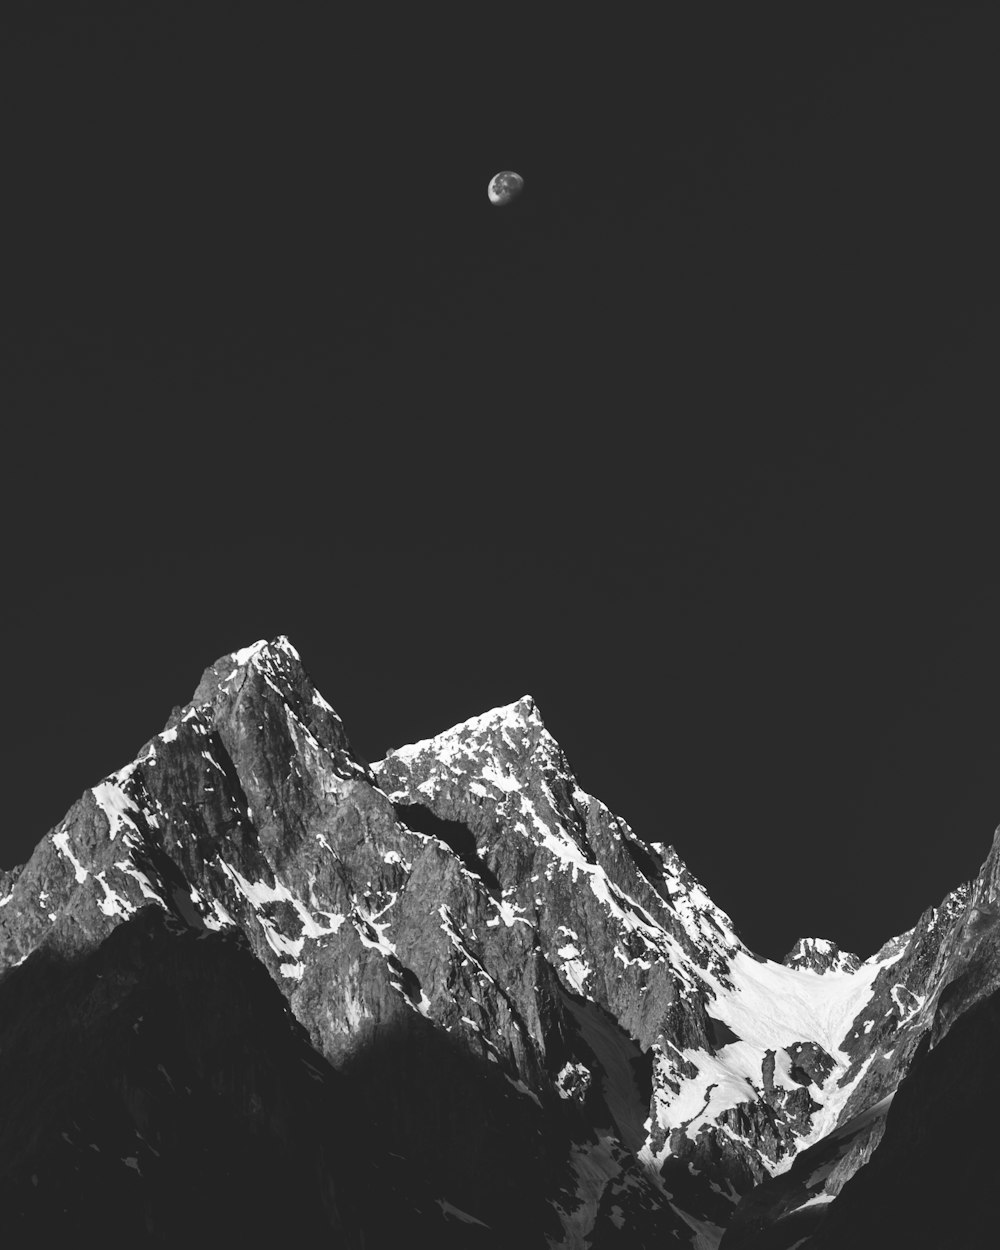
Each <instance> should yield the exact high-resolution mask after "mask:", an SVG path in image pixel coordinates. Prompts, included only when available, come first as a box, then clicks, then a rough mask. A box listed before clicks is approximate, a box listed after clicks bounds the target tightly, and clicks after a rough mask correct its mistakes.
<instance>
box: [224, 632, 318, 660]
mask: <svg viewBox="0 0 1000 1250" xmlns="http://www.w3.org/2000/svg"><path fill="white" fill-rule="evenodd" d="M268 651H273V652H278V653H280V654H282V655H286V656H289V657H291V659H293V660H295V661H298V662H301V659H302V657H301V656H300V655H299V653H298V651H296V650H295V648H294V647H293V646H292V644H291V642H289V640H288V635H287V634H278V635H277V636H276V637H275V638H272V639H271V641H270V642H268V640H267V639H266V638H261V639H259V641H257V642H254V643H251V644H250V646H249V647H243V648H242V650H240V651H231V652H230V653H229V654H230V659H232V661H233V663H234V664H235V665H236V667H237V668H240V667H242V665H244V664H252V663H254V662H255V661H257V660H258V659H259V658H261V657H262V656H263V655H264V653H265V652H268Z"/></svg>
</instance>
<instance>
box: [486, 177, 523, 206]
mask: <svg viewBox="0 0 1000 1250" xmlns="http://www.w3.org/2000/svg"><path fill="white" fill-rule="evenodd" d="M523 190H524V179H523V178H522V177H521V175H520V174H515V173H514V171H513V170H512V169H505V170H503V171H502V173H499V174H494V175H493V177H492V178H491V179H490V185H489V186H488V187H487V188H486V194H487V195H488V196H489V197H490V203H491V204H496V205H498V206H503V205H504V204H509V203H510V202H511V200H513V199H516V198H517V197H518V196H519V195H520V194H521V192H522V191H523Z"/></svg>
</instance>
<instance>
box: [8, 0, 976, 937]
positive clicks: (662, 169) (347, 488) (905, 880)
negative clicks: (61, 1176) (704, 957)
mask: <svg viewBox="0 0 1000 1250" xmlns="http://www.w3.org/2000/svg"><path fill="white" fill-rule="evenodd" d="M353 7H355V6H344V5H334V4H323V5H319V4H317V5H309V4H295V5H286V4H280V3H274V4H271V5H267V6H265V5H260V4H257V3H254V2H253V0H241V2H240V3H232V4H221V3H215V2H213V0H203V2H202V3H199V4H192V5H185V4H182V3H177V2H174V3H169V4H166V3H164V4H154V3H149V2H148V0H128V3H124V2H123V3H101V4H97V3H89V2H87V0H76V3H74V4H72V5H67V6H64V7H62V8H61V7H60V6H58V5H51V4H50V5H37V4H31V5H29V4H18V3H15V0H8V3H7V4H5V6H4V16H3V17H2V18H0V23H2V26H3V29H2V31H0V34H2V39H0V97H2V98H0V106H2V115H3V117H4V123H5V127H6V130H7V136H6V138H5V140H4V148H3V158H2V159H3V184H2V185H3V191H2V199H0V217H2V221H3V226H4V239H5V252H4V258H3V272H2V275H0V307H2V321H3V324H2V340H0V370H2V372H0V387H2V391H0V404H2V410H3V412H4V414H5V417H6V420H5V423H4V425H5V431H6V447H5V455H4V457H3V477H4V489H3V510H4V534H5V537H6V541H5V544H4V552H5V577H6V591H7V595H6V599H7V604H8V606H7V610H6V613H5V616H4V630H5V634H6V653H7V655H8V662H7V665H6V673H5V683H4V687H5V695H6V714H5V716H4V723H5V726H6V728H7V734H8V741H7V745H6V748H5V753H4V758H5V763H6V766H7V769H8V777H7V783H6V791H7V795H8V800H7V804H6V808H5V819H4V834H3V841H2V844H0V862H3V863H4V864H10V863H13V862H18V861H20V860H22V859H24V858H25V857H26V856H27V855H28V854H29V853H30V851H31V848H32V847H33V846H34V844H35V843H36V842H37V840H38V839H39V838H40V837H41V836H42V834H43V833H44V832H45V831H46V830H47V829H49V828H50V827H51V826H52V825H53V824H54V823H55V822H56V821H57V820H58V819H59V818H60V817H61V816H62V814H63V813H64V811H65V810H66V808H67V807H68V806H69V805H70V804H71V803H72V802H73V800H74V799H75V798H76V797H77V796H78V795H79V794H80V793H81V792H82V790H83V789H85V788H86V787H87V786H89V785H92V784H94V783H95V782H96V781H97V780H99V779H100V777H101V776H103V775H104V774H106V773H107V772H109V771H111V770H112V769H114V768H116V767H119V766H121V765H122V764H124V763H125V762H127V760H129V759H131V758H132V757H133V755H134V754H135V752H136V750H137V748H138V747H139V746H140V745H141V743H142V742H143V741H145V739H146V738H148V737H149V736H151V735H152V734H153V733H155V732H157V731H158V730H159V728H161V726H162V723H163V721H164V720H165V719H166V717H167V715H168V714H169V712H170V709H171V707H172V706H173V705H174V704H178V703H183V702H185V701H186V700H187V699H188V698H189V697H190V695H191V693H192V691H193V689H194V687H195V684H196V683H197V680H198V677H199V675H200V673H201V671H202V669H203V668H204V667H205V666H206V665H207V664H209V663H211V662H212V661H213V660H214V659H215V658H216V657H217V656H219V655H220V654H222V653H224V652H226V651H230V650H233V649H235V648H237V647H239V646H243V645H246V644H247V643H249V642H252V641H254V640H255V639H257V638H260V637H265V636H273V635H274V634H276V633H279V632H284V633H287V634H288V635H289V636H290V637H291V638H292V640H293V642H294V643H295V644H296V646H297V647H298V648H299V650H300V652H301V653H302V655H303V658H304V660H305V663H306V666H307V668H308V669H309V670H310V672H311V673H312V675H313V677H314V679H315V680H316V682H317V684H318V685H319V687H320V689H321V690H322V691H323V693H324V694H325V695H326V696H327V698H329V699H330V701H331V702H332V703H333V704H334V706H336V707H337V709H338V711H339V712H340V713H341V715H342V716H343V717H344V720H345V722H346V725H347V728H348V731H349V733H350V734H351V736H352V739H353V741H354V743H355V746H356V748H357V749H358V751H359V752H360V753H361V754H362V755H364V756H366V757H367V758H369V759H374V758H378V757H379V756H381V755H382V754H383V753H384V751H385V750H386V748H388V747H389V746H391V745H399V744H401V743H403V742H407V741H412V740H414V739H415V738H418V737H423V736H426V735H428V734H431V733H434V732H437V731H439V730H441V729H444V728H446V727H447V726H449V725H451V724H453V723H454V722H456V721H458V720H462V719H465V718H466V717H467V716H470V715H473V714H475V713H478V712H480V711H483V710H485V709H486V708H488V707H492V706H495V705H497V704H499V703H506V702H509V701H511V700H513V699H515V698H517V697H518V696H520V695H521V694H524V693H526V692H531V693H532V694H534V696H535V697H536V699H537V700H538V702H539V705H540V707H541V709H542V713H543V716H544V717H545V720H546V723H547V725H548V726H549V728H550V729H551V731H552V732H553V733H554V734H555V736H556V737H557V738H558V739H559V741H560V742H561V743H562V744H563V746H564V748H565V749H566V751H567V753H568V755H569V758H570V761H571V763H572V764H573V766H574V768H575V770H576V772H577V774H578V776H579V778H580V780H581V783H582V784H583V785H584V787H585V788H587V789H588V790H590V791H591V792H593V793H596V794H598V795H599V796H600V797H601V798H603V799H604V800H605V801H606V802H607V803H608V804H609V805H610V806H611V807H612V808H613V809H614V810H616V811H618V812H620V813H621V814H622V815H624V816H625V817H626V818H627V819H629V821H630V822H631V823H632V824H633V826H634V827H635V828H636V830H637V832H639V833H640V834H642V835H645V836H647V837H649V838H662V839H665V840H667V841H671V842H673V843H674V844H675V845H676V846H677V848H678V850H679V852H680V853H681V855H682V856H683V857H684V858H685V859H686V860H687V862H688V863H689V864H690V866H691V867H692V868H693V869H694V871H695V872H696V873H697V874H698V876H699V877H700V878H701V879H702V880H703V882H704V883H705V884H706V886H707V887H708V889H709V890H710V891H711V893H712V895H713V897H714V898H715V899H716V900H717V902H719V903H720V905H721V906H723V907H724V908H726V909H727V910H728V911H730V912H731V913H732V915H733V917H734V919H735V920H736V922H737V924H738V925H739V926H740V928H741V930H742V932H743V934H744V936H745V937H746V939H747V940H748V942H749V943H750V944H751V945H752V946H753V947H754V948H755V949H757V950H760V951H761V952H763V953H766V954H769V955H772V956H777V957H780V956H781V955H782V954H783V953H784V951H785V950H787V949H788V947H789V946H791V944H792V942H793V941H794V940H795V938H796V937H797V936H799V935H800V934H813V935H822V936H828V937H833V938H835V939H836V940H838V941H839V942H840V943H841V944H843V945H845V946H847V947H849V948H853V949H856V950H858V951H859V952H860V953H862V954H869V953H871V951H872V950H874V949H875V947H876V946H878V945H879V944H880V943H881V942H882V941H883V940H884V939H885V938H886V937H888V936H890V935H891V934H893V933H896V932H899V931H901V930H903V929H906V928H908V927H909V926H910V925H911V924H913V923H914V922H915V920H916V919H917V916H918V914H919V913H920V911H921V910H922V909H923V908H924V907H926V906H928V905H929V904H931V903H934V902H936V901H938V900H939V898H940V897H941V895H942V894H943V893H944V892H945V891H946V890H947V889H949V888H951V887H952V886H953V885H955V884H957V883H958V882H959V881H961V880H963V879H966V878H968V877H970V876H971V875H973V874H974V873H975V871H976V870H977V869H978V867H979V864H980V863H981V861H982V860H983V858H984V857H985V855H986V852H987V850H988V847H989V843H990V839H991V836H992V832H993V828H994V826H995V825H996V824H997V823H998V822H1000V786H998V780H1000V773H998V767H997V766H998V745H1000V742H998V738H1000V731H998V728H997V718H996V715H995V709H996V707H997V696H998V694H1000V647H998V646H997V644H996V634H997V625H996V621H997V616H998V609H1000V585H998V578H997V565H998V561H997V549H998V541H997V540H998V538H1000V523H998V520H997V497H996V468H995V466H996V463H997V461H996V459H995V457H994V455H993V427H994V426H995V424H996V420H997V414H998V412H1000V405H998V402H997V392H998V387H997V361H998V352H997V344H998V342H1000V296H998V291H1000V282H998V279H1000V266H998V248H997V227H996V222H997V221H1000V173H998V166H1000V163H998V161H997V158H996V152H997V123H998V119H1000V92H998V87H997V81H998V80H997V74H996V64H997V56H998V31H1000V18H998V15H997V10H996V6H995V5H992V4H984V5H980V6H973V5H962V4H948V5H944V4H942V5H933V6H932V5H925V4H921V3H909V4H906V5H893V6H889V5H883V4H878V3H870V4H867V5H863V6H861V5H857V6H844V5H835V6H834V5H811V4H810V5H803V4H801V3H798V4H795V5H773V4H771V5H769V4H762V5H753V6H751V5H746V4H732V5H713V6H707V5H697V6H674V5H669V4H666V5H659V6H653V7H649V6H637V7H636V8H635V10H634V11H631V10H630V9H629V8H628V7H626V9H625V11H624V12H622V13H619V12H618V9H617V8H616V7H615V6H602V7H601V8H600V9H597V8H596V6H595V17H594V18H593V19H585V18H582V17H581V16H580V11H579V10H578V9H577V7H575V6H567V5H558V6H557V5H547V6H538V5H535V6H532V7H531V8H530V9H528V8H525V10H524V16H519V15H518V14H519V10H517V9H516V8H511V7H510V6H462V7H457V6H456V7H454V8H449V9H448V10H447V17H446V16H445V13H446V11H445V9H443V8H435V7H434V6H432V7H431V9H430V10H426V9H425V8H424V6H419V11H418V6H405V8H406V11H407V12H408V13H409V14H410V16H409V17H407V18H406V19H405V20H404V19H402V18H401V17H400V16H399V14H398V13H397V12H396V10H395V8H381V7H376V6H364V11H365V13H366V14H367V16H366V17H364V18H361V17H355V18H352V19H350V20H349V21H347V20H345V19H344V17H343V15H342V13H341V12H340V11H341V10H342V9H346V8H353ZM400 7H402V6H400ZM675 10H677V13H676V15H675V16H672V14H674V13H675ZM682 10H683V12H682ZM687 10H694V12H693V13H692V12H687ZM654 13H655V15H656V16H655V24H654V23H653V18H652V16H651V15H653V14H654ZM587 21H590V24H589V25H588V24H586V22H587ZM503 168H513V169H516V170H518V171H519V172H520V173H521V174H523V176H524V177H525V180H526V191H525V193H524V196H523V197H522V198H521V200H519V201H518V202H516V203H515V204H514V205H512V206H510V207H509V208H508V209H504V210H497V209H494V208H491V206H490V205H489V203H488V201H487V199H486V194H485V188H486V183H487V181H488V179H489V177H490V175H491V174H493V173H494V172H496V171H497V170H498V169H503Z"/></svg>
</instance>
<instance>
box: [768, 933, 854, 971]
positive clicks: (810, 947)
mask: <svg viewBox="0 0 1000 1250" xmlns="http://www.w3.org/2000/svg"><path fill="white" fill-rule="evenodd" d="M781 962H782V963H783V964H784V965H785V967H786V968H798V969H800V970H806V971H809V972H855V971H857V969H858V968H860V967H861V960H860V959H859V958H858V957H857V955H854V954H852V953H851V952H850V951H842V950H841V949H840V947H839V946H838V945H837V943H836V942H831V941H830V939H829V938H814V937H802V938H799V940H798V941H797V942H796V943H795V945H794V946H793V947H792V949H791V950H790V951H789V952H788V954H787V955H786V956H785V958H784V959H783V960H782V961H781Z"/></svg>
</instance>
